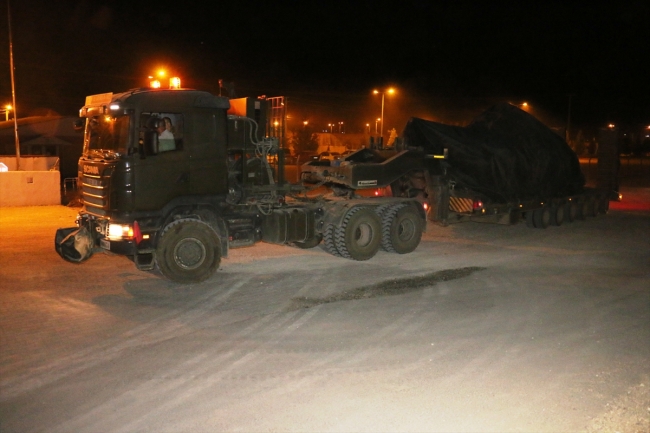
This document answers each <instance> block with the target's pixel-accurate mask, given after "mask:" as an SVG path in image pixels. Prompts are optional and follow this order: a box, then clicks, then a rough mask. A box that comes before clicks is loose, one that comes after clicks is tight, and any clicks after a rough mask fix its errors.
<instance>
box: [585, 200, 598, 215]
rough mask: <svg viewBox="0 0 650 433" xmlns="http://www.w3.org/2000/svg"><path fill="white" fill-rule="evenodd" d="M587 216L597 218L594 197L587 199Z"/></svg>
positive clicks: (596, 202)
mask: <svg viewBox="0 0 650 433" xmlns="http://www.w3.org/2000/svg"><path fill="white" fill-rule="evenodd" d="M587 216H590V217H597V216H598V201H597V200H596V197H588V198H587Z"/></svg>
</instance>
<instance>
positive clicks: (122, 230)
mask: <svg viewBox="0 0 650 433" xmlns="http://www.w3.org/2000/svg"><path fill="white" fill-rule="evenodd" d="M107 237H108V238H109V239H114V240H119V239H133V227H131V226H130V225H128V224H109V225H108V236H107Z"/></svg>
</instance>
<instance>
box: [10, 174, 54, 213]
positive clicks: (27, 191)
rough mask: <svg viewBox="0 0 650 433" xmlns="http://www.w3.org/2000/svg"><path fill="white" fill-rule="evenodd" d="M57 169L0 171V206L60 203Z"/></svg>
mask: <svg viewBox="0 0 650 433" xmlns="http://www.w3.org/2000/svg"><path fill="white" fill-rule="evenodd" d="M60 182H61V179H60V175H59V172H58V171H5V172H0V207H8V206H46V205H57V204H61V187H60Z"/></svg>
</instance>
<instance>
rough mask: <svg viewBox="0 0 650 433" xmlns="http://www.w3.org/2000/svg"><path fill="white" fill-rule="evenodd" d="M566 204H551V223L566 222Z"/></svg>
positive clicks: (560, 223) (557, 224)
mask: <svg viewBox="0 0 650 433" xmlns="http://www.w3.org/2000/svg"><path fill="white" fill-rule="evenodd" d="M565 209H566V206H564V205H559V206H551V225H554V226H558V227H559V226H561V225H562V223H563V222H564V210H565Z"/></svg>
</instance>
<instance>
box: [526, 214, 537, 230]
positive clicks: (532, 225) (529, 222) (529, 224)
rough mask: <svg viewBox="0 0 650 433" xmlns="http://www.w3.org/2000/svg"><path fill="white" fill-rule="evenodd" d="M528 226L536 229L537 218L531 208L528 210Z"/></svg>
mask: <svg viewBox="0 0 650 433" xmlns="http://www.w3.org/2000/svg"><path fill="white" fill-rule="evenodd" d="M525 217H526V227H528V228H529V229H534V228H535V220H534V219H533V211H532V210H529V211H526V215H525Z"/></svg>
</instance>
